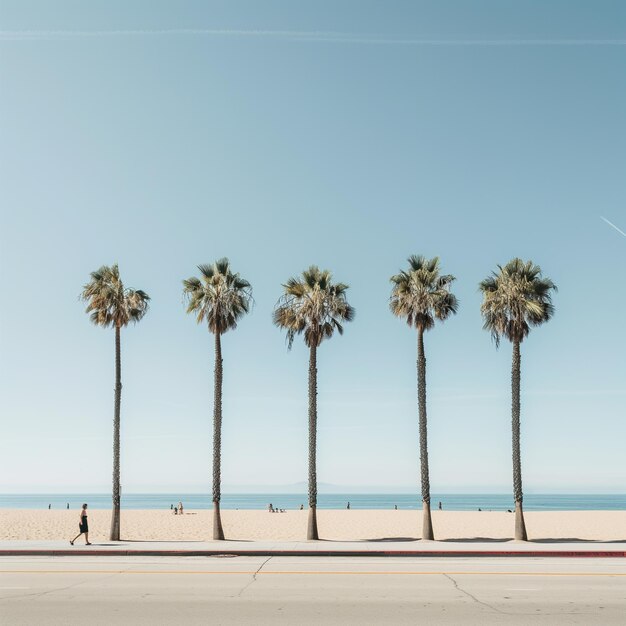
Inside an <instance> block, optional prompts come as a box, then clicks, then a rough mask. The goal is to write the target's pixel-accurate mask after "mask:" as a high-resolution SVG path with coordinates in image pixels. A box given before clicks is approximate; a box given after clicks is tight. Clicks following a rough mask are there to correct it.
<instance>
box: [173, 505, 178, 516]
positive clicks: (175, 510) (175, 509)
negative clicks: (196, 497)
mask: <svg viewBox="0 0 626 626" xmlns="http://www.w3.org/2000/svg"><path fill="white" fill-rule="evenodd" d="M174 515H178V507H177V506H175V507H174Z"/></svg>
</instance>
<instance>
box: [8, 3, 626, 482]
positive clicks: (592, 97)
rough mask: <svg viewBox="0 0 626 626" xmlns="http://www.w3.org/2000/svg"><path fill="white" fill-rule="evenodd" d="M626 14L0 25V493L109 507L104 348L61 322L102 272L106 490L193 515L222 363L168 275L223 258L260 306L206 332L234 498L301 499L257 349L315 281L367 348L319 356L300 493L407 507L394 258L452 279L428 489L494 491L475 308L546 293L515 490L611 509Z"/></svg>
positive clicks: (472, 10)
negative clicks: (114, 440)
mask: <svg viewBox="0 0 626 626" xmlns="http://www.w3.org/2000/svg"><path fill="white" fill-rule="evenodd" d="M625 31H626V6H625V5H624V3H622V2H573V1H569V0H568V1H563V2H556V1H555V2H503V1H493V2H480V1H476V2H465V1H458V2H450V1H444V2H441V1H437V2H362V1H355V2H346V1H343V2H337V1H333V2H317V3H295V2H265V3H258V2H232V1H229V2H180V3H176V4H175V5H174V4H172V3H169V2H167V3H166V2H153V1H150V2H148V1H145V2H140V1H136V2H132V3H127V2H91V3H89V4H88V5H86V4H85V3H83V2H55V3H50V2H30V1H23V0H20V1H19V2H18V1H7V0H1V1H0V211H1V222H0V238H1V241H0V244H1V245H0V272H1V275H0V276H1V279H2V285H3V289H2V290H1V291H0V298H1V302H0V328H1V334H0V415H1V418H0V419H1V420H2V436H1V437H0V492H8V491H14V492H26V491H35V492H36V491H50V492H66V491H107V490H108V489H109V488H110V472H111V436H112V426H111V421H112V412H113V374H114V370H113V366H114V338H113V333H112V332H111V331H105V330H102V329H98V328H95V327H93V326H91V325H90V323H89V321H88V318H87V316H86V315H85V314H84V307H83V305H82V304H81V303H80V302H79V301H78V294H79V293H80V290H81V286H82V285H83V284H84V283H85V282H86V281H87V279H88V275H89V272H90V271H92V270H93V269H96V268H97V267H99V266H100V265H102V264H110V263H113V262H118V263H119V265H120V269H121V272H122V275H123V278H124V280H125V282H126V283H127V285H128V286H132V287H135V288H141V289H144V290H146V291H147V292H148V293H149V294H150V295H151V297H152V307H151V310H150V311H149V313H148V315H147V316H146V318H145V319H144V320H143V321H142V322H141V323H140V324H139V325H138V326H136V327H132V328H129V329H127V330H126V331H124V332H123V337H122V350H123V384H124V389H123V397H122V436H123V441H122V484H123V489H124V490H125V491H127V492H132V491H147V490H150V491H170V492H171V491H181V492H182V491H189V490H198V491H201V490H208V489H209V481H210V450H211V447H210V446H211V410H212V409H211V407H212V368H213V360H212V359H213V354H212V338H211V336H210V335H209V333H208V332H207V331H206V329H205V328H202V327H199V326H197V325H196V324H195V321H194V320H193V319H192V318H191V317H189V316H186V315H185V313H184V308H183V305H182V301H181V280H182V279H183V278H186V277H188V276H191V275H192V274H194V272H195V271H196V269H195V268H196V265H197V264H199V263H204V262H210V261H212V260H214V259H216V258H218V257H221V256H228V257H230V259H231V261H232V263H233V265H234V267H235V268H236V269H237V270H238V271H239V272H240V273H241V274H242V275H243V276H244V277H246V278H247V279H248V280H249V281H250V282H251V283H252V285H253V287H254V297H255V301H256V303H255V307H254V310H253V312H252V314H251V315H249V316H248V317H247V318H246V319H244V320H243V321H242V322H241V324H240V326H239V328H238V329H237V330H236V332H234V333H229V334H228V335H226V336H225V337H224V341H223V350H224V359H225V363H224V365H225V389H224V435H223V445H224V448H223V481H224V485H225V490H226V491H228V489H229V488H232V487H234V486H238V487H239V488H248V487H249V486H258V487H259V488H270V487H272V486H274V485H284V484H290V483H295V482H299V481H302V480H304V479H305V477H306V452H307V440H306V427H307V424H306V402H307V398H306V388H307V387H306V376H307V353H306V350H305V349H304V347H303V346H302V345H300V343H297V344H296V345H295V346H294V349H293V350H292V351H291V353H288V352H287V350H286V346H285V342H284V337H283V336H282V335H281V333H280V331H279V330H277V329H276V328H274V327H273V326H272V324H271V311H272V308H273V306H274V304H275V302H276V300H277V299H278V297H279V296H280V293H281V287H280V286H281V283H282V282H284V281H285V280H286V279H287V278H288V277H289V276H290V275H293V274H296V273H298V272H299V271H301V270H302V269H304V268H305V267H307V266H308V265H309V264H312V263H316V264H318V265H320V266H322V267H325V268H329V269H331V270H332V271H333V273H334V275H335V277H336V278H337V279H338V280H341V281H344V282H347V283H349V284H350V285H351V288H350V291H349V299H350V302H351V303H352V304H353V305H354V306H355V307H356V310H357V315H356V319H355V321H354V322H353V323H352V324H350V325H349V327H348V328H347V329H346V333H345V335H344V336H343V337H336V338H333V340H332V341H330V342H328V343H327V344H325V345H323V347H322V349H321V350H320V354H319V439H318V442H319V452H318V475H319V479H320V481H322V482H325V483H333V484H336V485H346V486H353V487H358V486H360V487H370V488H372V489H373V490H378V489H389V488H399V489H403V490H406V489H412V488H415V489H417V485H418V483H419V480H418V471H419V463H418V438H417V437H418V433H417V407H416V389H415V348H416V338H415V334H414V333H413V332H412V331H411V330H410V329H408V328H407V327H406V326H405V325H403V324H402V322H400V321H398V320H396V319H394V318H393V317H392V315H391V314H390V313H389V311H388V297H389V288H390V286H389V282H388V279H389V276H390V275H392V274H393V273H395V272H397V270H398V269H400V268H401V267H403V266H404V264H405V260H406V257H407V256H408V255H410V254H413V253H421V254H425V255H428V256H434V255H439V256H440V257H441V262H442V265H443V269H444V271H446V272H450V273H452V274H454V275H455V276H457V282H456V283H455V293H456V294H457V296H458V297H459V299H460V302H461V306H460V311H459V314H458V315H457V316H456V317H455V318H454V319H451V320H450V321H448V322H446V323H445V324H443V325H439V326H438V327H437V328H436V329H435V330H434V331H432V332H431V333H429V335H428V336H427V338H426V349H427V357H428V385H429V387H428V391H429V428H430V461H431V482H432V489H433V491H434V492H438V491H439V492H441V491H473V492H479V491H505V492H506V491H508V490H509V489H510V483H511V462H510V396H509V393H510V387H509V386H510V346H509V345H506V344H503V345H502V346H501V348H500V349H499V350H496V349H495V347H494V345H493V344H492V342H491V340H490V338H489V335H488V334H487V333H486V332H484V331H483V330H482V328H481V325H482V322H481V319H480V312H479V306H480V295H479V293H478V290H477V284H478V282H479V281H480V280H481V279H482V278H483V277H485V276H486V275H487V274H488V273H489V272H490V271H491V270H492V269H494V268H495V266H496V264H498V263H505V262H506V261H507V260H509V259H510V258H512V257H514V256H521V257H523V258H524V259H532V260H533V261H535V262H537V263H539V264H540V265H541V266H542V268H543V269H544V272H545V274H546V275H548V276H550V277H551V278H552V279H553V280H554V281H555V282H556V283H557V285H558V286H559V293H558V294H557V296H556V298H555V305H556V309H557V313H556V315H555V317H554V319H553V320H552V321H551V322H550V323H549V324H548V325H546V326H544V327H542V328H540V329H537V330H536V331H533V333H532V334H531V336H530V338H529V339H528V341H527V342H525V344H524V345H523V354H522V359H523V372H522V382H523V398H522V445H523V471H524V478H525V487H526V490H527V491H528V492H546V491H584V492H593V491H601V492H608V491H623V488H624V487H623V486H624V484H625V482H626V463H625V462H624V449H623V445H624V444H623V442H624V441H625V440H626V419H625V416H626V413H625V411H624V406H623V405H624V400H625V399H626V390H625V387H624V380H625V379H626V365H625V362H624V353H625V348H626V333H625V332H624V324H623V320H624V310H625V308H626V282H625V281H624V275H625V270H626V237H625V236H624V235H623V234H622V233H620V232H618V230H616V229H615V228H613V227H612V226H610V225H609V224H608V223H606V222H605V221H603V220H602V217H604V218H606V219H608V220H609V221H610V222H611V223H613V224H614V225H615V226H617V227H618V228H619V229H621V230H622V231H626V208H625V207H626V187H625V182H624V181H625V178H624V171H625V168H626V123H625V121H624V110H626V82H625V81H624V70H625V68H626V32H625Z"/></svg>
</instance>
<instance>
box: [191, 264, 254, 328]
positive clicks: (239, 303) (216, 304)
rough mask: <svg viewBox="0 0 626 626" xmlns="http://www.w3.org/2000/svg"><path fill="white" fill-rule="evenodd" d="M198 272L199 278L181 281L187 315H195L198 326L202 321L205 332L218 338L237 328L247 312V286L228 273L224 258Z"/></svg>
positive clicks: (249, 297) (248, 304)
mask: <svg viewBox="0 0 626 626" xmlns="http://www.w3.org/2000/svg"><path fill="white" fill-rule="evenodd" d="M198 269H199V270H200V274H201V276H200V278H196V277H195V276H193V277H192V278H188V279H187V280H184V281H183V293H184V295H185V297H186V298H187V301H188V306H187V313H195V314H196V319H197V321H198V324H201V323H202V322H204V321H206V323H207V325H208V327H209V330H210V331H211V332H212V333H215V334H218V335H222V334H224V333H225V332H227V331H229V330H233V329H235V328H237V322H238V321H239V320H240V319H241V318H242V317H243V316H244V315H245V314H246V313H247V312H248V311H249V309H250V304H251V302H252V288H251V286H250V283H249V282H248V281H247V280H244V279H243V278H241V276H239V274H235V273H233V272H232V271H231V269H230V262H229V261H228V259H226V258H224V259H220V260H219V261H216V262H215V263H213V264H211V265H198Z"/></svg>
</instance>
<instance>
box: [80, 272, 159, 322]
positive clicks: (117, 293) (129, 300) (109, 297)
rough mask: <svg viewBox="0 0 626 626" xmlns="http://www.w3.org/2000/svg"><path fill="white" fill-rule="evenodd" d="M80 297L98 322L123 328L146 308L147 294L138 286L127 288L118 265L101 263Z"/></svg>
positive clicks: (93, 319) (142, 313) (91, 315)
mask: <svg viewBox="0 0 626 626" xmlns="http://www.w3.org/2000/svg"><path fill="white" fill-rule="evenodd" d="M81 298H82V299H83V300H85V301H86V302H88V305H87V308H86V312H87V313H89V314H90V316H89V317H90V319H91V321H92V322H93V323H94V324H96V325H97V326H103V327H104V328H107V327H109V326H115V327H116V328H122V327H124V326H127V325H128V324H129V323H130V322H138V321H139V320H140V319H141V318H142V317H143V316H144V315H145V314H146V313H147V311H148V302H149V300H150V296H148V294H147V293H145V292H144V291H141V290H140V289H137V290H135V289H127V288H125V287H124V283H122V280H121V279H120V272H119V268H118V266H117V263H116V264H115V265H112V266H111V267H108V266H106V265H103V266H102V267H101V268H100V269H99V270H96V271H95V272H91V280H90V281H89V282H88V283H87V284H86V285H85V286H84V287H83V292H82V294H81Z"/></svg>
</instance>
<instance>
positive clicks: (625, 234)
mask: <svg viewBox="0 0 626 626" xmlns="http://www.w3.org/2000/svg"><path fill="white" fill-rule="evenodd" d="M600 219H601V220H603V221H605V222H606V223H607V224H608V225H609V226H610V227H611V228H614V229H615V230H616V231H617V232H618V233H619V234H620V235H622V236H623V237H626V233H625V232H624V231H623V230H622V229H621V228H619V227H617V226H615V224H613V222H610V221H609V220H607V219H606V217H602V216H600Z"/></svg>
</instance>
